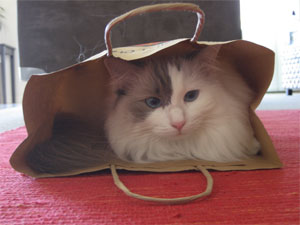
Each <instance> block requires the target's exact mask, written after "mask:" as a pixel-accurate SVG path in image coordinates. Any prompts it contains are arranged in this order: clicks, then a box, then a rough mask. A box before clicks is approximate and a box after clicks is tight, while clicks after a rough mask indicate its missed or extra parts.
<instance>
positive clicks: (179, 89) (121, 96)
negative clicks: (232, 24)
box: [105, 47, 260, 163]
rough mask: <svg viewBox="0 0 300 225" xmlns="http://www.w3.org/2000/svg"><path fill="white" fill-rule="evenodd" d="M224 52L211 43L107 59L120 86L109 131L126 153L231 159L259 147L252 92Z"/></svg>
mask: <svg viewBox="0 0 300 225" xmlns="http://www.w3.org/2000/svg"><path fill="white" fill-rule="evenodd" d="M217 53H218V48H217V47H206V48H204V49H202V50H199V51H197V52H194V53H193V54H190V55H188V56H174V57H169V58H168V57H156V58H155V57H153V58H152V59H145V60H139V61H136V62H127V61H125V60H121V59H117V58H114V57H109V58H107V59H105V65H106V67H107V69H108V71H109V73H110V75H111V78H112V88H113V90H114V91H115V93H116V95H115V96H114V97H113V99H111V101H112V102H111V103H110V104H111V105H113V108H112V109H111V111H110V112H109V115H108V118H107V121H106V132H107V137H108V140H109V142H110V145H111V147H112V149H113V151H114V152H115V153H116V154H117V156H118V157H119V158H121V159H123V160H126V161H133V162H137V163H147V162H158V161H168V160H184V159H196V160H197V159H203V160H208V161H216V162H232V161H238V160H241V159H244V158H247V157H248V156H250V155H254V154H256V153H257V152H258V150H259V149H260V144H259V143H258V141H257V140H256V138H255V137H254V134H253V129H252V127H251V124H250V121H249V106H250V103H251V101H252V99H253V92H252V91H251V90H250V88H249V87H248V86H247V84H246V83H245V81H244V80H243V79H242V78H241V76H240V75H239V74H238V73H237V72H234V71H228V69H224V68H223V67H225V65H223V66H222V65H219V64H218V61H217V60H216V56H217ZM222 68H223V69H222Z"/></svg>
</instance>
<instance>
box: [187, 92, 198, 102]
mask: <svg viewBox="0 0 300 225" xmlns="http://www.w3.org/2000/svg"><path fill="white" fill-rule="evenodd" d="M198 95H199V90H192V91H188V92H187V93H186V94H185V96H184V101H185V102H192V101H195V100H196V99H197V97H198Z"/></svg>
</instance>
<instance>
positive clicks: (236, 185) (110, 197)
mask: <svg viewBox="0 0 300 225" xmlns="http://www.w3.org/2000/svg"><path fill="white" fill-rule="evenodd" d="M258 115H259V116H260V118H261V119H262V121H263V122H264V124H265V126H266V128H267V130H268V132H269V134H270V136H271V138H272V139H273V141H274V144H275V147H276V148H277V151H278V153H279V155H280V158H281V159H282V161H283V163H284V165H285V166H284V168H283V169H275V170H256V171H233V172H215V171H212V172H211V174H212V176H213V178H214V189H213V193H212V195H211V196H209V197H207V198H206V199H203V200H200V201H195V202H193V203H189V204H185V205H159V204H154V203H147V202H143V201H139V200H135V199H132V198H130V197H127V196H125V195H124V194H123V193H122V192H121V191H120V190H118V189H117V188H116V187H115V186H114V184H113V181H112V177H111V175H110V173H109V172H107V171H106V172H96V173H91V174H84V175H80V176H74V177H66V178H46V179H33V178H31V177H28V176H25V175H22V174H19V173H18V172H16V171H14V170H13V169H12V168H11V167H10V165H9V162H8V160H9V157H10V155H11V154H12V152H13V151H14V149H15V148H16V147H17V146H18V145H19V144H20V142H21V141H22V140H23V139H24V138H25V137H26V130H25V128H19V129H17V130H13V131H9V132H6V133H2V134H0V167H1V170H0V224H1V225H2V224H3V225H7V224H9V225H12V224H34V225H36V224H64V225H67V224H80V225H85V224H86V225H90V224H280V225H282V224H288V225H292V224H299V212H300V210H299V155H300V154H299V153H300V151H299V150H300V146H299V144H300V140H299V139H300V111H260V112H258ZM120 177H121V179H122V180H123V182H124V183H125V184H126V185H127V186H128V187H129V188H131V189H132V191H134V192H137V193H140V194H144V195H150V196H158V197H179V196H185V195H191V194H196V193H198V192H201V191H203V190H204V188H205V187H204V186H205V181H204V178H203V177H202V175H200V173H197V172H181V173H159V174H155V173H141V172H122V173H121V174H120Z"/></svg>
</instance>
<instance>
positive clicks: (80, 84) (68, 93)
mask: <svg viewBox="0 0 300 225" xmlns="http://www.w3.org/2000/svg"><path fill="white" fill-rule="evenodd" d="M160 10H185V11H192V12H195V13H196V14H197V16H198V24H197V28H196V31H195V35H194V37H193V38H192V39H177V40H172V41H167V42H161V43H156V44H147V45H139V46H130V47H122V48H116V49H112V47H111V43H110V37H109V35H110V30H111V28H112V27H113V26H114V25H115V24H117V23H119V22H120V21H122V20H124V19H126V18H129V17H132V16H135V15H137V14H141V13H145V12H153V11H160ZM203 23H204V14H203V12H202V11H201V10H200V9H199V8H198V6H197V5H193V4H187V3H186V4H185V3H175V4H159V5H151V6H145V7H141V8H138V9H135V10H132V11H130V12H128V13H126V14H124V15H122V16H120V17H117V18H116V19H114V20H112V21H111V22H110V23H109V24H108V25H107V27H106V31H105V36H106V44H107V51H104V52H102V53H100V54H98V55H96V56H94V57H92V58H90V59H89V60H87V61H85V62H82V63H79V64H76V65H74V66H71V67H69V68H66V69H63V70H60V71H57V72H54V73H51V74H47V75H43V76H32V77H31V79H30V80H29V82H28V84H27V86H26V89H25V93H24V99H23V109H24V119H25V124H26V128H27V131H28V137H27V138H26V139H25V140H24V141H23V143H22V144H21V145H20V146H19V147H18V148H17V149H16V150H15V152H14V153H13V155H12V157H11V159H10V163H11V165H12V167H13V168H14V169H15V170H17V171H19V172H22V173H25V174H27V175H30V176H33V177H54V176H69V175H75V174H80V173H86V172H92V171H98V170H103V169H111V171H112V175H113V178H114V181H115V184H116V185H117V186H118V187H119V188H120V189H122V190H123V191H124V192H125V193H126V194H127V195H129V196H132V197H135V198H139V199H143V200H147V201H159V202H165V203H182V202H187V201H191V200H194V199H197V198H200V197H203V196H205V195H209V194H210V192H211V190H212V183H213V182H212V177H211V176H210V174H209V173H208V171H207V169H213V170H219V171H229V170H254V169H273V168H280V167H282V163H281V162H280V159H279V158H278V156H277V154H276V151H275V149H274V146H273V144H272V142H271V140H270V137H269V135H268V134H267V132H266V130H265V128H264V126H263V125H262V123H261V121H260V120H259V118H258V117H257V116H256V114H255V111H254V110H255V109H256V107H257V106H258V105H259V103H260V101H261V99H262V97H263V96H264V94H265V92H266V90H267V88H268V86H269V84H270V82H271V79H272V75H273V68H274V53H273V52H272V51H271V50H269V49H266V48H264V47H262V46H259V45H256V44H253V43H250V42H247V41H242V40H236V41H230V42H215V43H212V42H197V39H198V37H199V35H200V32H201V29H202V27H203ZM216 47H217V48H218V49H219V51H218V58H217V60H218V61H220V62H222V63H225V64H226V65H228V66H229V67H231V68H232V69H235V70H237V71H238V72H239V73H240V74H241V76H243V78H244V79H245V80H246V81H247V83H248V84H249V86H250V87H251V88H252V89H253V90H254V91H255V93H256V98H255V100H254V101H253V103H252V104H251V106H249V107H250V108H251V112H250V121H251V124H252V126H253V129H254V132H255V136H256V138H257V139H258V141H259V142H260V144H261V151H260V152H259V154H257V155H256V156H253V157H252V158H250V159H248V160H244V161H239V162H231V163H217V162H209V161H203V160H183V161H172V162H159V163H146V164H136V163H129V162H125V161H122V160H120V159H118V158H117V157H116V156H115V155H114V154H113V152H112V151H111V150H108V149H109V148H106V147H105V146H107V145H108V143H107V141H106V139H105V138H104V131H103V124H104V121H105V111H106V108H107V105H106V101H105V99H106V98H107V97H108V96H109V95H111V94H112V91H111V90H110V88H109V85H107V84H108V83H109V79H110V76H109V74H108V71H107V70H106V67H105V66H104V59H105V57H107V56H111V55H113V56H114V57H119V58H122V59H125V60H135V59H141V58H145V57H153V56H161V55H172V54H175V53H189V52H192V51H194V50H201V49H202V48H216ZM74 120H75V121H80V122H79V123H77V124H76V125H74V124H73V121H74ZM66 128H67V129H68V130H69V131H70V130H71V131H72V132H73V133H71V135H74V137H75V138H78V139H79V140H82V145H81V144H80V145H77V146H74V148H73V149H72V151H71V152H63V151H60V149H63V147H62V144H61V143H62V142H63V144H65V145H72V143H69V140H68V139H65V140H61V138H62V137H64V133H63V132H64V131H65V130H66ZM95 136H97V137H98V141H96V142H95V141H94V137H95ZM48 145H49V146H50V145H51V146H52V147H53V146H54V147H53V148H51V146H50V147H49V148H48V147H47V146H48ZM39 146H42V147H39ZM45 146H46V147H45ZM49 149H50V150H49ZM51 149H56V150H53V151H52V150H51ZM95 149H97V151H96V150H95ZM99 149H100V150H99ZM70 157H71V158H70ZM29 159H30V160H29ZM117 169H124V170H131V171H153V172H175V171H184V170H197V171H202V173H203V174H204V175H205V177H206V178H207V188H206V190H205V191H204V192H203V193H201V194H198V195H195V196H188V197H183V198H175V199H158V198H152V197H146V196H141V195H138V194H134V193H132V192H130V190H128V189H127V188H126V187H125V186H124V185H123V183H122V182H121V181H120V180H119V178H118V175H117V172H116V170H117Z"/></svg>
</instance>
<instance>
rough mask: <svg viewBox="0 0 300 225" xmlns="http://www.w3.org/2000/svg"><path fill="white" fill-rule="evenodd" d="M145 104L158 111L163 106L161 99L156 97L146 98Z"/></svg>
mask: <svg viewBox="0 0 300 225" xmlns="http://www.w3.org/2000/svg"><path fill="white" fill-rule="evenodd" d="M145 102H146V104H147V106H149V107H150V108H152V109H156V108H158V107H160V106H161V101H160V99H159V98H156V97H150V98H146V99H145Z"/></svg>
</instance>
